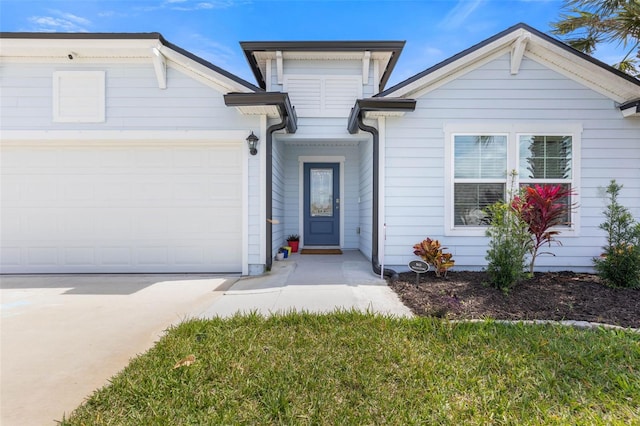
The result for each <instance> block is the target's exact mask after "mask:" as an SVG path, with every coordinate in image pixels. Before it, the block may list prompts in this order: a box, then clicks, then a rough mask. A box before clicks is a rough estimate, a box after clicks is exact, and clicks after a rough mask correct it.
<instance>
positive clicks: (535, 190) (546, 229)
mask: <svg viewBox="0 0 640 426" xmlns="http://www.w3.org/2000/svg"><path fill="white" fill-rule="evenodd" d="M571 195H573V192H572V191H571V189H568V188H565V187H563V186H562V185H542V186H541V185H538V184H536V185H534V186H533V187H526V188H525V189H524V191H523V194H522V196H521V197H522V199H521V198H520V196H518V197H515V198H514V200H513V202H512V204H511V207H512V208H513V209H514V210H516V211H517V212H518V213H519V214H520V217H522V219H523V220H524V221H525V222H526V223H527V225H529V233H530V234H531V239H532V244H531V248H530V254H531V264H530V267H529V272H530V273H531V274H533V268H534V264H535V261H536V258H537V257H538V255H540V254H543V253H540V252H539V249H540V247H542V246H543V245H545V244H548V245H549V246H551V243H552V242H553V243H557V244H559V245H561V243H560V241H558V240H556V239H555V237H556V235H558V234H559V233H560V231H558V230H557V229H551V228H553V227H554V226H558V225H569V222H567V221H566V217H567V215H568V213H569V211H570V210H571V209H572V208H573V205H570V204H569V203H568V202H563V201H565V200H567V199H568V198H569V197H571ZM547 254H551V255H553V253H547Z"/></svg>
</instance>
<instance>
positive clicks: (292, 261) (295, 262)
mask: <svg viewBox="0 0 640 426" xmlns="http://www.w3.org/2000/svg"><path fill="white" fill-rule="evenodd" d="M336 309H357V310H361V311H367V310H370V311H373V312H377V313H382V314H386V315H395V316H405V317H408V316H412V313H411V311H410V310H409V308H407V307H406V306H404V305H403V304H402V302H401V301H400V299H398V297H397V295H396V294H395V293H394V292H393V291H392V290H391V289H390V288H389V287H388V286H387V285H386V282H385V281H384V280H383V279H381V278H380V277H379V276H376V275H374V274H373V271H372V269H371V264H370V262H369V261H368V260H367V259H366V258H365V257H364V256H363V255H362V254H361V253H360V252H359V251H355V250H352V251H345V252H344V254H343V255H300V254H292V256H291V257H290V258H288V259H285V260H284V261H281V262H274V263H273V268H272V270H271V272H270V273H269V274H266V275H264V276H261V277H249V278H243V279H241V280H239V281H238V282H237V283H236V284H235V285H234V286H233V287H231V289H230V290H228V291H226V292H225V294H224V296H223V297H222V298H220V299H218V300H217V301H216V302H215V303H214V304H213V305H212V306H211V307H210V308H209V309H207V310H206V311H205V312H204V313H203V314H202V316H203V317H209V318H210V317H215V316H220V317H229V316H232V315H234V314H235V313H237V312H240V313H247V312H258V313H260V314H263V315H269V314H272V313H282V312H289V311H292V310H296V311H303V310H304V311H307V312H331V311H334V310H336Z"/></svg>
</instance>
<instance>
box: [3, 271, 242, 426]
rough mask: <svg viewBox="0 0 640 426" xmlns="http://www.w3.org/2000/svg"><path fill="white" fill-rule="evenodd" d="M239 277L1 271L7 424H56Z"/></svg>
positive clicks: (210, 302) (209, 302)
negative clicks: (169, 329)
mask: <svg viewBox="0 0 640 426" xmlns="http://www.w3.org/2000/svg"><path fill="white" fill-rule="evenodd" d="M236 280H237V278H233V277H212V276H201V275H39V276H38V275H24V276H12V275H4V276H0V289H1V292H0V301H1V303H2V309H1V311H2V315H1V317H2V319H1V320H0V321H1V322H0V330H1V338H0V344H1V346H0V373H1V374H0V376H1V378H0V400H1V406H0V408H1V411H0V413H1V414H0V424H2V425H7V426H12V425H46V424H54V420H60V419H62V417H63V414H65V413H66V414H69V413H70V412H71V411H72V410H73V409H75V408H76V407H77V406H78V405H80V404H81V403H82V402H83V400H84V399H85V398H86V397H87V396H89V395H90V394H91V393H92V392H93V391H94V390H96V389H98V388H100V387H102V386H104V385H105V384H107V381H108V379H109V378H110V377H112V376H113V375H115V374H116V373H118V372H119V371H120V370H122V369H123V368H124V367H125V366H126V365H127V364H128V363H129V360H130V359H131V358H133V357H135V356H136V355H138V354H140V353H143V352H145V351H146V350H148V349H149V348H150V347H151V346H152V345H153V343H154V342H156V341H157V340H158V338H159V337H160V336H161V335H162V332H163V330H165V329H166V328H167V327H169V326H170V325H172V324H177V323H179V322H181V321H182V320H184V319H186V318H193V317H198V316H200V315H202V313H203V312H204V311H205V310H206V309H207V308H208V307H210V306H211V305H212V304H213V303H214V302H215V300H216V299H217V298H219V297H220V296H221V295H222V293H223V291H224V290H226V289H228V288H229V287H230V286H231V285H232V284H233V283H234V282H235V281H236Z"/></svg>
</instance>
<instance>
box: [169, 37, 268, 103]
mask: <svg viewBox="0 0 640 426" xmlns="http://www.w3.org/2000/svg"><path fill="white" fill-rule="evenodd" d="M160 40H161V41H162V44H164V45H165V46H167V47H169V48H170V49H172V50H175V51H176V52H178V53H180V54H182V55H184V56H186V57H187V58H189V59H191V60H193V61H195V62H197V63H199V64H200V65H203V66H205V67H207V68H209V69H211V70H213V71H215V72H217V73H219V74H222V75H224V76H225V77H227V78H228V79H230V80H233V81H235V82H236V83H238V84H241V85H242V86H244V87H246V88H248V89H250V90H253V91H254V92H262V91H263V90H262V89H261V88H259V87H257V86H255V85H253V84H251V83H249V82H248V81H246V80H244V79H242V78H240V77H238V76H237V75H235V74H231V73H230V72H229V71H226V70H223V69H222V68H220V67H218V66H216V65H213V64H212V63H211V62H209V61H206V60H204V59H202V58H201V57H199V56H196V55H194V54H193V53H191V52H189V51H187V50H185V49H183V48H181V47H179V46H176V45H175V44H173V43H170V42H168V41H166V40H165V39H164V38H163V37H162V36H160Z"/></svg>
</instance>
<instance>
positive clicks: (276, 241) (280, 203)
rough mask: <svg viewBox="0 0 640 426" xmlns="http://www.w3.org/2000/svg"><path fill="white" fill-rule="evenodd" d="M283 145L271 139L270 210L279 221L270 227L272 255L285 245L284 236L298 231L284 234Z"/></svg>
mask: <svg viewBox="0 0 640 426" xmlns="http://www.w3.org/2000/svg"><path fill="white" fill-rule="evenodd" d="M284 151H285V146H284V144H283V143H282V142H281V141H278V140H277V139H276V138H274V141H273V155H272V158H273V181H272V200H273V201H272V203H273V204H272V210H271V211H272V212H273V219H275V220H277V221H278V222H279V223H277V224H274V225H273V227H272V249H273V253H272V255H273V256H275V254H276V253H277V252H278V249H279V248H280V247H282V246H284V245H286V244H285V243H286V241H285V239H286V237H287V236H288V235H290V234H298V233H299V232H298V231H291V232H288V233H287V234H285V158H284Z"/></svg>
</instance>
